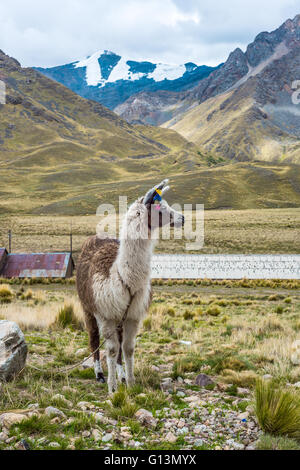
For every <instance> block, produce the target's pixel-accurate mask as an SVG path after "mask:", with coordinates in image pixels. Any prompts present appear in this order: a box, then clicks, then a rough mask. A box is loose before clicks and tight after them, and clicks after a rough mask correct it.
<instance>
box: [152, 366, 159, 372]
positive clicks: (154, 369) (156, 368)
mask: <svg viewBox="0 0 300 470" xmlns="http://www.w3.org/2000/svg"><path fill="white" fill-rule="evenodd" d="M151 370H153V371H154V372H159V367H157V366H151Z"/></svg>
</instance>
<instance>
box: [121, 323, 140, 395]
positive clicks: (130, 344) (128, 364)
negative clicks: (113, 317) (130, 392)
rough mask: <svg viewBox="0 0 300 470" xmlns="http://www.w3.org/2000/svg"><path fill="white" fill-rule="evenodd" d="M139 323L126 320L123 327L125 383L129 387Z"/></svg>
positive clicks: (132, 375) (131, 381)
mask: <svg viewBox="0 0 300 470" xmlns="http://www.w3.org/2000/svg"><path fill="white" fill-rule="evenodd" d="M138 328H139V322H138V321H137V320H131V319H128V320H126V321H125V323H124V327H123V336H124V337H123V352H124V359H125V372H126V383H127V385H128V386H129V387H130V386H131V385H133V384H134V380H135V379H134V347H135V338H136V335H137V332H138Z"/></svg>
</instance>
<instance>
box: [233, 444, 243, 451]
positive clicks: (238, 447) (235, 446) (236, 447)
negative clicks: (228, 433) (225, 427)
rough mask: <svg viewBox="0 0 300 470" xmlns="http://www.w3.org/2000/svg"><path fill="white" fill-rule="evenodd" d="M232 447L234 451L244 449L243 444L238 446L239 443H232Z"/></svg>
mask: <svg viewBox="0 0 300 470" xmlns="http://www.w3.org/2000/svg"><path fill="white" fill-rule="evenodd" d="M232 447H233V448H234V450H244V449H245V446H244V444H240V443H239V442H233V443H232Z"/></svg>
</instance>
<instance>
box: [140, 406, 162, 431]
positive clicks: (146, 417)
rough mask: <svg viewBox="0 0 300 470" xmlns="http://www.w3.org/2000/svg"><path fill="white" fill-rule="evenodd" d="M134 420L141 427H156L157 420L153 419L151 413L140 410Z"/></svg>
mask: <svg viewBox="0 0 300 470" xmlns="http://www.w3.org/2000/svg"><path fill="white" fill-rule="evenodd" d="M134 416H135V418H136V419H137V420H138V421H139V422H140V423H141V424H143V425H145V426H148V427H151V428H155V427H156V425H157V419H155V418H154V417H153V414H152V413H151V411H148V410H144V409H143V408H141V409H140V410H138V411H137V412H136V413H135V415H134Z"/></svg>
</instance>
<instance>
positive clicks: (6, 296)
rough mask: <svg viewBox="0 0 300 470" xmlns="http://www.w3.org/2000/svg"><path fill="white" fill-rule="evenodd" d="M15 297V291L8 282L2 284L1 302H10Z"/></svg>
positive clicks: (0, 287)
mask: <svg viewBox="0 0 300 470" xmlns="http://www.w3.org/2000/svg"><path fill="white" fill-rule="evenodd" d="M13 298H14V293H13V291H12V290H11V288H10V287H9V285H7V284H3V285H1V286H0V303H2V304H8V303H10V302H11V301H12V299H13Z"/></svg>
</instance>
